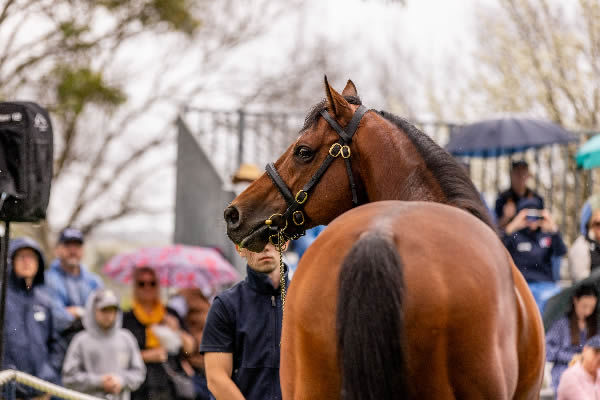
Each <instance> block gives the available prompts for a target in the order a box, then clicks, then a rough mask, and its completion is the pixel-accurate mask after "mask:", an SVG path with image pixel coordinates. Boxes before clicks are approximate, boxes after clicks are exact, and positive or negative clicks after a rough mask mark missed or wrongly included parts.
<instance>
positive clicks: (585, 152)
mask: <svg viewBox="0 0 600 400" xmlns="http://www.w3.org/2000/svg"><path fill="white" fill-rule="evenodd" d="M575 160H576V161H577V166H578V167H581V168H583V169H592V168H596V167H600V135H596V136H594V137H593V138H591V139H590V140H588V141H587V142H585V144H584V145H583V146H581V147H580V148H579V150H577V154H576V155H575Z"/></svg>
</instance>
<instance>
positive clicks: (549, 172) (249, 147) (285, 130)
mask: <svg viewBox="0 0 600 400" xmlns="http://www.w3.org/2000/svg"><path fill="white" fill-rule="evenodd" d="M304 117H305V114H303V113H296V112H282V113H273V112H266V113H258V112H246V111H243V110H235V111H231V110H214V109H197V108H187V109H185V110H184V113H183V114H182V119H183V121H185V123H186V125H187V126H188V128H189V129H190V131H191V132H192V135H193V136H194V137H195V138H196V140H197V142H198V143H199V145H200V147H201V148H202V149H203V151H204V152H206V154H207V155H208V157H209V158H210V159H211V161H212V163H213V165H214V167H215V169H216V171H218V173H219V174H220V176H221V179H222V180H223V183H224V185H225V186H227V184H228V182H230V180H231V176H232V175H233V173H234V172H235V170H236V169H237V168H238V167H239V165H240V163H242V162H246V163H253V164H256V165H257V166H258V167H259V168H262V167H263V166H264V165H266V164H267V163H268V162H270V161H275V160H276V159H277V158H278V157H279V155H281V153H283V151H284V150H285V149H286V148H287V147H288V146H289V145H290V144H291V143H292V142H293V141H294V140H295V138H297V136H298V132H299V129H300V127H301V126H302V124H303V122H304ZM413 123H414V124H415V125H416V126H418V127H419V128H420V129H421V130H422V131H423V132H425V133H426V134H428V135H429V136H430V137H431V138H432V139H433V140H435V141H436V142H437V143H438V144H439V145H440V146H444V145H445V144H446V143H447V142H448V140H449V138H450V135H451V134H452V132H453V131H454V130H455V129H456V128H459V127H460V125H456V124H450V123H446V122H419V121H413ZM591 135H592V133H591V132H589V133H580V134H579V136H580V142H579V143H573V144H570V145H569V146H548V147H545V148H542V149H538V150H529V151H526V152H523V153H518V154H514V155H512V156H503V157H498V158H491V159H481V158H472V159H469V158H463V160H464V161H466V162H468V163H469V164H470V172H471V178H472V179H473V182H474V183H475V185H476V186H477V188H478V189H479V190H480V191H481V192H482V194H483V196H484V198H485V199H486V201H487V202H488V205H489V206H490V207H491V208H492V209H493V207H494V202H495V199H496V196H497V194H498V193H499V192H500V191H501V190H505V189H506V188H508V187H509V185H510V178H509V168H510V161H511V159H526V160H527V161H528V163H529V166H530V171H531V173H532V179H531V186H532V188H533V189H534V190H536V191H537V192H538V193H539V194H540V195H542V196H543V197H544V198H545V201H546V207H547V208H548V209H550V210H551V212H552V215H553V216H554V218H555V220H556V222H557V223H558V224H559V226H560V228H561V232H562V233H563V235H564V236H565V238H566V239H567V241H569V242H571V241H572V240H573V239H574V238H575V236H576V235H577V233H578V227H579V210H580V209H581V205H582V204H583V202H584V201H585V199H586V198H587V197H588V196H589V195H590V194H592V193H598V192H600V191H599V190H598V189H600V188H599V187H598V185H599V184H600V179H598V176H597V175H598V172H597V171H596V170H593V171H582V170H577V169H576V168H575V161H574V155H575V152H576V149H577V147H578V146H579V145H580V144H581V143H583V142H585V140H587V139H588V138H589V137H590V136H591Z"/></svg>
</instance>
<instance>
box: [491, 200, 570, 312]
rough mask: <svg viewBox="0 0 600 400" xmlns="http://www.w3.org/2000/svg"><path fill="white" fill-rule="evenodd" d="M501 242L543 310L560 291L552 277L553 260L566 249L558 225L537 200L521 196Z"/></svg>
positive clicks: (560, 255) (564, 252)
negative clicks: (547, 302)
mask: <svg viewBox="0 0 600 400" xmlns="http://www.w3.org/2000/svg"><path fill="white" fill-rule="evenodd" d="M502 241H503V242H504V245H505V246H506V248H507V249H508V251H509V252H510V254H511V256H512V258H513V260H514V262H515V264H516V266H517V268H519V271H521V273H522V274H523V276H524V277H525V280H526V281H527V283H528V284H529V288H530V289H531V291H532V293H533V296H534V297H535V300H536V302H537V304H538V307H539V308H540V310H543V306H544V304H545V302H546V300H548V299H549V298H550V297H552V296H553V295H554V294H556V293H557V292H558V291H559V290H560V287H559V286H558V285H557V284H556V282H555V279H554V276H553V271H552V263H553V260H554V259H559V258H560V257H562V256H564V255H565V254H566V252H567V248H566V246H565V243H564V242H563V239H562V236H561V234H560V232H559V231H558V226H557V225H556V223H555V222H554V220H553V219H552V216H551V215H550V213H549V212H548V210H545V209H544V208H543V205H542V203H541V202H540V201H539V200H538V199H536V198H526V199H522V200H521V201H519V203H518V205H517V213H516V215H515V217H514V218H513V219H512V221H510V222H509V223H508V225H506V228H505V230H504V232H503V235H502Z"/></svg>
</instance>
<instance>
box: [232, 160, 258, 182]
mask: <svg viewBox="0 0 600 400" xmlns="http://www.w3.org/2000/svg"><path fill="white" fill-rule="evenodd" d="M261 175H262V171H261V170H260V169H258V167H257V166H256V165H254V164H246V163H244V164H242V165H240V167H239V168H238V170H237V171H236V172H235V174H233V177H232V178H231V182H232V183H240V182H254V181H255V180H256V179H258V178H259V177H260V176H261Z"/></svg>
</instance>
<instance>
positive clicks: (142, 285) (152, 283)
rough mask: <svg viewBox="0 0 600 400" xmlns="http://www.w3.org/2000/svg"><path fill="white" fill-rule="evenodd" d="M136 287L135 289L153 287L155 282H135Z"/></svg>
mask: <svg viewBox="0 0 600 400" xmlns="http://www.w3.org/2000/svg"><path fill="white" fill-rule="evenodd" d="M135 284H136V285H137V287H139V288H143V287H146V286H148V287H155V286H156V281H137V282H136V283H135Z"/></svg>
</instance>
